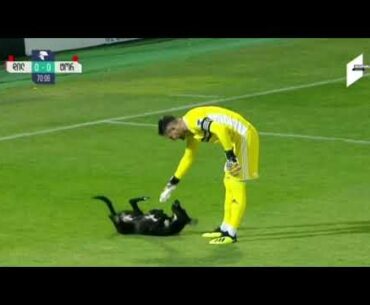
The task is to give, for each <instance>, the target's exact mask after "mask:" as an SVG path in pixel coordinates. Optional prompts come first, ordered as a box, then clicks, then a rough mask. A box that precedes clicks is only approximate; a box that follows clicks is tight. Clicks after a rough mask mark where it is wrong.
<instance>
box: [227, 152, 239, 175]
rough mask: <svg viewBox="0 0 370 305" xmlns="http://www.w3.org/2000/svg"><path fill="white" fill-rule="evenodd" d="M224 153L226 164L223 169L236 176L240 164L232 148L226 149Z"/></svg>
mask: <svg viewBox="0 0 370 305" xmlns="http://www.w3.org/2000/svg"><path fill="white" fill-rule="evenodd" d="M225 153H226V159H227V160H226V164H225V169H226V171H228V172H229V173H230V174H231V175H232V176H237V175H238V174H239V172H240V170H241V166H240V164H239V162H238V160H237V158H236V156H235V154H234V152H233V150H228V151H226V152H225Z"/></svg>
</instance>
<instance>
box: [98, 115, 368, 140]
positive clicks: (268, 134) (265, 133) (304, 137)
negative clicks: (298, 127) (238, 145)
mask: <svg viewBox="0 0 370 305" xmlns="http://www.w3.org/2000/svg"><path fill="white" fill-rule="evenodd" d="M105 123H108V124H121V125H130V126H140V127H157V125H156V124H147V123H135V122H122V121H114V120H109V121H106V122H105ZM259 134H261V135H263V136H272V137H282V138H298V139H309V140H315V141H343V142H348V143H354V144H365V145H369V144H370V141H366V140H356V139H348V138H337V137H322V136H312V135H303V134H294V133H278V132H265V131H260V132H259Z"/></svg>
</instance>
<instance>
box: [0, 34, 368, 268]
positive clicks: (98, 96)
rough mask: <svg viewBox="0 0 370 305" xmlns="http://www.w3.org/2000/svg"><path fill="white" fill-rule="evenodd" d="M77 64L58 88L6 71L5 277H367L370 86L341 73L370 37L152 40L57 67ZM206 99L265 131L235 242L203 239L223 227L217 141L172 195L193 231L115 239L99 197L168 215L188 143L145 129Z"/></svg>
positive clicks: (1, 85) (1, 221)
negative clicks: (76, 273)
mask: <svg viewBox="0 0 370 305" xmlns="http://www.w3.org/2000/svg"><path fill="white" fill-rule="evenodd" d="M75 53H77V54H78V55H79V57H80V61H81V63H82V65H83V74H81V75H64V76H62V75H57V80H56V84H55V85H54V86H36V85H34V84H33V83H32V81H31V77H30V75H9V74H7V73H6V72H5V71H0V122H1V128H0V155H1V162H0V194H1V199H0V245H1V246H0V265H1V266H369V265H370V260H369V253H370V243H369V238H370V187H369V186H370V124H369V123H370V103H369V101H370V90H369V89H370V78H368V77H364V78H363V79H361V80H359V81H358V82H357V83H355V84H354V85H352V86H351V87H349V88H346V86H345V65H346V63H347V62H349V61H350V60H352V59H353V58H355V57H356V56H358V55H359V54H361V53H363V54H364V57H365V61H366V60H370V39H175V40H169V39H167V40H149V41H138V42H132V43H129V44H127V45H125V44H120V45H115V46H110V47H100V48H94V49H86V50H80V51H73V52H63V53H60V54H57V59H58V60H63V59H64V60H70V58H71V56H72V54H75ZM341 78H342V79H341ZM280 89H282V90H280ZM212 101H217V103H218V105H220V106H225V107H228V108H230V109H233V110H235V111H238V112H240V113H241V114H242V115H244V116H245V117H246V118H247V119H249V120H250V121H251V122H252V123H253V124H254V125H255V126H256V127H257V129H258V130H259V131H260V133H261V163H260V170H261V173H260V174H261V177H260V179H259V180H257V181H253V182H251V183H249V184H248V199H249V200H248V207H247V213H246V217H245V219H244V222H243V225H242V227H241V228H240V230H239V242H238V243H236V244H233V245H229V246H221V247H220V246H212V245H208V242H207V240H205V239H203V238H202V237H201V233H202V232H203V231H205V230H209V229H213V228H214V227H215V226H216V225H218V224H219V223H220V221H221V220H222V208H223V196H224V190H223V184H222V178H223V162H224V156H223V153H222V150H221V148H220V147H219V146H215V145H209V144H208V145H207V144H203V145H202V146H201V148H200V151H199V156H198V158H197V160H196V161H195V164H194V165H193V167H192V168H191V170H190V172H189V173H188V175H187V176H186V177H185V178H184V179H183V181H182V182H181V185H180V186H179V188H178V189H177V190H176V192H175V193H174V197H173V198H178V199H180V200H181V201H182V203H183V206H185V207H186V208H187V210H188V212H189V213H190V214H191V215H192V216H193V217H195V218H197V219H198V220H199V223H198V225H197V226H191V227H186V228H185V229H184V231H183V232H182V233H181V234H180V235H178V236H173V237H166V238H158V237H145V236H122V235H121V236H120V235H118V234H116V233H115V232H114V230H113V227H112V225H111V223H110V221H109V219H108V217H107V214H108V211H107V209H106V207H105V206H104V205H103V204H101V203H99V202H96V201H93V200H91V197H92V196H93V195H97V194H106V195H108V196H110V197H111V198H112V199H113V200H114V201H116V204H117V205H118V206H119V207H120V208H122V209H123V208H124V207H127V199H128V198H130V197H133V196H138V195H149V196H151V197H152V199H151V200H150V201H149V202H147V203H143V204H142V207H143V209H144V210H148V209H150V208H154V207H163V208H164V209H165V211H166V212H170V208H169V207H170V204H169V203H166V204H160V203H159V202H158V197H159V194H160V191H161V190H162V188H163V187H164V185H165V183H166V182H167V180H168V178H169V177H170V176H171V175H172V174H173V172H174V170H175V167H176V165H177V163H178V161H179V160H180V157H181V155H182V153H183V149H184V143H183V142H182V141H178V142H172V141H170V140H166V139H164V138H161V137H159V136H158V135H157V129H156V127H155V126H152V125H153V124H154V125H155V124H156V122H157V120H158V118H159V117H160V116H161V115H162V114H164V113H167V112H166V110H167V109H171V108H174V109H175V110H174V111H168V113H173V114H176V115H181V114H183V113H185V112H186V110H187V109H189V107H191V105H193V104H197V103H203V102H204V103H207V102H210V104H212ZM112 118H121V120H116V121H115V123H109V122H106V123H99V122H97V121H100V120H105V119H112ZM122 118H123V119H122ZM117 121H119V122H122V123H125V122H126V123H127V122H130V123H132V122H133V123H140V124H146V125H127V124H119V122H117ZM91 122H92V123H91ZM83 123H87V124H85V125H83ZM90 123H91V124H90ZM63 126H68V128H66V129H64V130H63V129H61V127H63ZM38 132H39V133H38ZM44 132H45V133H44ZM304 136H307V137H304Z"/></svg>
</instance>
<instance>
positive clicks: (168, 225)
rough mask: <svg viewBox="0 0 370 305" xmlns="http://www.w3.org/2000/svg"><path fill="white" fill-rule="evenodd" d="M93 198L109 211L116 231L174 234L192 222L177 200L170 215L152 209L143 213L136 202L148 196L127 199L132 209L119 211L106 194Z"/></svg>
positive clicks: (124, 232) (160, 234) (162, 234)
mask: <svg viewBox="0 0 370 305" xmlns="http://www.w3.org/2000/svg"><path fill="white" fill-rule="evenodd" d="M93 198H94V199H99V200H102V201H103V202H104V203H105V204H106V205H107V207H108V209H109V211H110V215H109V218H110V219H111V221H112V222H113V225H114V226H115V228H116V230H117V232H118V233H121V234H143V235H156V236H168V235H174V234H177V233H179V232H181V230H182V229H183V228H184V227H185V226H186V225H187V224H190V223H194V222H195V221H193V220H192V219H191V218H190V217H189V215H188V214H187V213H186V211H185V209H183V208H182V207H181V205H180V202H179V201H178V200H175V202H174V203H173V204H172V212H173V215H172V217H169V216H168V215H166V214H165V213H164V212H163V210H160V209H153V210H150V211H149V213H147V214H144V213H143V212H142V211H141V210H140V208H139V207H138V202H140V201H144V200H147V199H148V198H149V197H138V198H132V199H130V200H129V203H130V205H131V207H132V211H121V212H119V213H117V212H116V210H115V209H114V207H113V203H112V201H111V200H110V199H109V198H107V197H106V196H95V197H93Z"/></svg>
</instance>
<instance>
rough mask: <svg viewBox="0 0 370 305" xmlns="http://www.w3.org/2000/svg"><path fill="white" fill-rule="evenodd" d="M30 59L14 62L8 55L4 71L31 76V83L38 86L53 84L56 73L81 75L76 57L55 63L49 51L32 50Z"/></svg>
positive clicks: (80, 67)
mask: <svg viewBox="0 0 370 305" xmlns="http://www.w3.org/2000/svg"><path fill="white" fill-rule="evenodd" d="M31 59H32V61H15V58H14V56H13V55H9V56H8V60H7V61H6V71H7V72H9V73H28V74H32V81H33V82H34V83H36V84H40V85H52V84H55V75H56V74H58V73H82V65H81V64H80V63H79V62H78V60H79V59H78V56H77V55H74V56H73V57H72V61H55V55H54V53H53V52H52V51H51V50H32V57H31Z"/></svg>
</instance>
